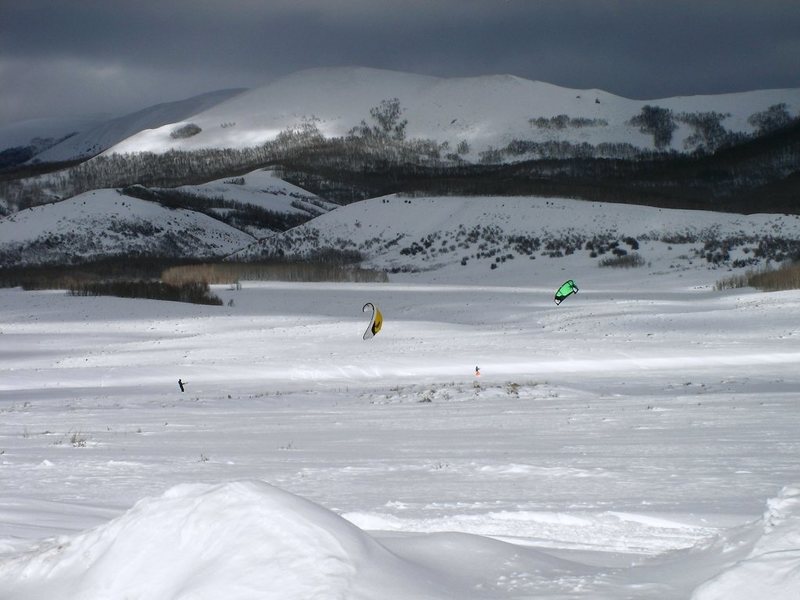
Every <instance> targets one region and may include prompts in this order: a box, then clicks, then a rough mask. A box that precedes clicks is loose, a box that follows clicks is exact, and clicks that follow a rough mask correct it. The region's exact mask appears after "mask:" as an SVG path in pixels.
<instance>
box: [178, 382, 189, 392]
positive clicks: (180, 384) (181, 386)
mask: <svg viewBox="0 0 800 600" xmlns="http://www.w3.org/2000/svg"><path fill="white" fill-rule="evenodd" d="M186 383H187V382H185V381H181V380H180V379H178V385H179V386H180V388H181V391H183V386H184V384H186Z"/></svg>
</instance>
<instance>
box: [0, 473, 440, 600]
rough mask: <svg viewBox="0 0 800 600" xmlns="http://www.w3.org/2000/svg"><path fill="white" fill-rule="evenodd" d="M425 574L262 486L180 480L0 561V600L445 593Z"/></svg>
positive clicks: (330, 516) (337, 520)
mask: <svg viewBox="0 0 800 600" xmlns="http://www.w3.org/2000/svg"><path fill="white" fill-rule="evenodd" d="M428 575H429V573H427V571H426V570H425V569H422V568H421V567H419V566H417V565H414V564H413V563H411V562H408V561H404V560H402V559H400V558H398V557H397V556H396V555H394V554H392V553H391V552H389V551H388V550H387V549H386V548H384V547H383V546H382V545H381V544H379V543H378V542H377V541H375V540H374V539H372V538H371V537H369V536H368V535H367V534H365V533H364V532H362V531H361V530H360V529H358V528H357V527H355V526H354V525H352V524H350V523H349V522H347V521H345V520H344V519H342V518H341V517H339V516H337V515H336V514H334V513H332V512H330V511H328V510H326V509H324V508H322V507H320V506H318V505H316V504H314V503H312V502H310V501H307V500H304V499H302V498H299V497H297V496H294V495H292V494H290V493H288V492H285V491H282V490H279V489H277V488H275V487H272V486H270V485H268V484H266V483H263V482H256V481H248V482H235V483H226V484H219V485H203V484H184V485H179V486H176V487H174V488H172V489H171V490H169V491H167V492H166V493H165V494H164V495H163V496H161V497H159V498H147V499H144V500H141V501H140V502H138V503H137V504H136V505H135V506H134V507H133V508H132V509H131V510H129V511H128V512H127V513H125V514H123V515H122V516H120V517H118V518H117V519H115V520H113V521H111V522H109V523H107V524H106V525H103V526H101V527H98V528H96V529H93V530H90V531H88V532H85V533H82V534H80V535H77V536H74V537H62V538H58V539H56V540H55V541H51V542H49V543H47V544H44V545H41V546H39V547H38V548H36V549H34V550H33V551H31V552H28V553H26V554H23V555H19V556H16V557H13V558H10V559H6V560H5V561H2V562H0V597H2V598H3V599H4V600H23V599H24V600H39V599H41V600H46V599H52V598H62V599H65V600H68V599H72V598H81V599H95V598H97V599H99V598H126V599H131V600H132V599H147V600H167V599H176V600H177V599H189V598H191V599H192V600H199V599H208V600H211V599H213V600H219V599H220V598H225V599H226V600H237V599H252V598H259V599H262V600H267V599H269V598H276V599H280V600H291V599H292V598H297V599H302V600H309V599H313V598H325V599H334V598H348V599H352V598H370V599H375V598H437V597H446V593H445V591H444V590H445V589H446V588H445V587H444V586H443V585H441V586H436V585H434V584H431V583H427V582H426V579H430V577H429V576H428ZM437 588H440V589H439V590H438V591H437Z"/></svg>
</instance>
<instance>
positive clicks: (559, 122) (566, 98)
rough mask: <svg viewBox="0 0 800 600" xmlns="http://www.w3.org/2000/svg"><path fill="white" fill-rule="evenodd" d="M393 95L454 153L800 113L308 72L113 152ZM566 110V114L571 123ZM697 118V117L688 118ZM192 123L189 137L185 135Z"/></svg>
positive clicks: (177, 144)
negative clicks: (655, 111)
mask: <svg viewBox="0 0 800 600" xmlns="http://www.w3.org/2000/svg"><path fill="white" fill-rule="evenodd" d="M394 98H396V99H397V100H398V101H399V106H400V108H401V111H402V112H401V115H400V117H401V118H402V119H405V120H407V126H406V135H407V137H408V138H421V139H431V140H434V141H435V142H437V143H440V144H441V143H444V142H447V144H448V146H449V148H450V149H451V150H452V151H453V152H455V151H456V150H457V148H458V146H459V144H463V143H466V145H467V146H468V147H469V150H468V151H467V150H466V148H465V147H464V146H462V148H463V152H462V154H463V156H464V157H466V158H470V157H471V158H473V159H474V158H476V157H477V156H478V154H479V153H480V152H483V151H486V150H488V149H490V148H503V147H505V146H507V145H508V144H509V143H511V142H514V141H527V142H534V143H536V142H538V143H545V142H553V141H561V142H571V143H576V144H580V143H588V144H591V145H593V146H596V145H599V144H631V145H633V146H634V147H636V148H640V149H653V148H655V145H654V138H653V136H652V135H650V134H646V133H643V132H642V131H641V130H640V127H638V126H634V125H631V124H630V123H629V121H630V119H631V118H633V117H635V116H636V115H638V114H640V113H641V111H642V108H643V107H644V106H645V105H653V106H658V107H661V108H664V109H668V110H671V111H673V113H675V114H676V115H680V114H683V113H687V114H694V115H696V114H700V113H709V112H714V113H719V114H720V115H721V117H720V118H721V121H720V125H721V126H722V127H723V128H724V129H725V131H727V132H729V133H750V132H753V131H754V126H753V125H752V124H751V123H749V122H748V119H749V118H750V117H751V116H752V115H753V114H756V113H758V112H762V111H765V110H767V109H768V108H769V107H771V106H775V105H780V104H784V105H785V106H786V110H787V111H788V112H789V113H790V114H791V115H794V116H796V115H797V114H798V112H800V89H785V90H762V91H753V92H746V93H736V94H724V95H718V96H691V97H676V98H666V99H661V100H631V99H628V98H623V97H620V96H615V95H613V94H610V93H608V92H604V91H602V90H595V89H592V90H575V89H568V88H563V87H558V86H555V85H551V84H548V83H544V82H540V81H530V80H526V79H521V78H519V77H514V76H511V75H496V76H481V77H467V78H449V79H448V78H437V77H429V76H422V75H413V74H409V73H400V72H393V71H385V70H377V69H369V68H361V67H349V68H321V69H310V70H306V71H301V72H298V73H295V74H293V75H290V76H287V77H284V78H282V79H279V80H277V81H274V82H272V83H269V84H267V85H264V86H261V87H259V88H256V89H253V90H250V91H247V92H244V93H242V94H239V95H237V96H235V97H233V98H231V99H229V100H227V101H225V102H221V103H219V104H217V105H215V106H213V107H210V108H208V109H207V110H205V111H202V112H198V113H197V114H194V115H192V116H191V117H186V118H184V119H182V120H176V121H175V122H171V123H168V124H164V125H163V126H162V127H157V128H152V129H149V130H147V131H141V132H139V133H137V134H136V135H133V136H131V137H130V138H128V139H126V140H124V141H122V142H120V143H119V144H117V145H116V146H113V147H111V148H110V149H109V150H108V152H109V153H115V152H116V153H128V152H157V153H160V152H166V151H168V150H173V149H180V150H197V149H203V148H248V147H253V146H256V145H258V144H261V143H264V142H266V141H270V140H274V139H275V138H276V136H277V135H278V133H280V132H281V131H285V130H289V129H295V128H298V127H301V126H303V125H304V124H309V123H311V124H314V125H315V126H316V127H317V128H318V129H319V131H320V132H321V133H322V134H323V135H324V136H326V137H332V136H342V135H345V134H347V133H348V132H349V131H350V130H351V129H352V128H353V127H356V126H358V125H359V124H360V123H361V122H362V121H366V122H370V120H371V119H370V110H371V109H373V108H375V107H377V106H380V103H381V102H382V101H384V100H390V99H394ZM560 115H566V116H567V118H566V119H564V118H563V117H560V118H559V116H560ZM689 120H691V119H689ZM187 126H191V129H190V130H186V131H187V133H191V135H190V136H188V137H182V136H180V135H179V134H178V132H180V131H181V130H182V128H185V127H187ZM675 127H676V129H675V132H674V135H673V136H672V138H671V141H670V144H669V146H668V148H666V149H673V150H676V151H685V150H687V149H693V148H694V147H696V144H697V140H696V139H695V141H693V138H692V137H691V136H693V135H695V134H696V133H697V129H696V127H693V126H692V125H691V124H690V123H689V122H686V121H685V120H684V121H681V120H678V121H676V123H675Z"/></svg>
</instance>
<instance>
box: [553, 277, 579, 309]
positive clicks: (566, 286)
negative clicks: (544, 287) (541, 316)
mask: <svg viewBox="0 0 800 600" xmlns="http://www.w3.org/2000/svg"><path fill="white" fill-rule="evenodd" d="M577 293H578V286H577V285H575V282H574V281H572V279H570V280H569V281H565V282H564V283H563V284H562V286H561V287H560V288H558V290H557V291H556V297H555V302H556V304H561V303H562V302H563V301H564V299H565V298H566V297H567V296H571V295H572V294H577Z"/></svg>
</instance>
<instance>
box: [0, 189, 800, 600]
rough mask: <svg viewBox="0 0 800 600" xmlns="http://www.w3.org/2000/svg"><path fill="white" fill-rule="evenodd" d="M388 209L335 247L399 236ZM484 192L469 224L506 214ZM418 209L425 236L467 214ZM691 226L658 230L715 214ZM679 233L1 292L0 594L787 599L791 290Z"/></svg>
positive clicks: (799, 357) (627, 223)
mask: <svg viewBox="0 0 800 600" xmlns="http://www.w3.org/2000/svg"><path fill="white" fill-rule="evenodd" d="M384 200H385V202H384V201H382V200H381V199H379V200H378V201H371V202H368V203H364V204H363V205H362V206H361V209H362V212H361V213H360V214H359V219H360V221H359V223H360V225H359V226H353V229H349V230H348V229H345V226H344V224H342V225H341V227H342V231H355V230H357V231H359V232H362V233H361V234H360V235H362V236H363V238H364V242H365V243H366V242H367V241H369V240H370V239H371V238H372V237H374V236H376V235H377V234H378V233H379V232H376V231H375V227H372V231H370V225H371V224H372V225H375V224H376V223H377V221H373V219H372V217H373V216H375V215H374V214H373V211H389V212H391V211H394V212H392V214H393V215H394V218H393V220H391V222H392V223H395V224H398V225H397V226H398V227H400V226H401V225H402V223H401V217H402V216H403V215H404V214H405V212H403V211H405V210H407V207H408V206H409V205H407V204H404V205H403V206H405V207H406V208H402V209H401V208H400V207H397V206H395V207H394V208H393V207H392V206H393V205H392V204H391V203H392V202H394V201H396V202H400V203H402V202H403V200H402V199H391V198H389V199H384ZM126 201H127V200H126ZM455 202H457V203H459V202H460V203H463V202H464V201H463V200H455ZM482 202H483V203H482V204H481V203H480V201H478V204H479V205H480V208H478V207H476V206H471V207H462V208H463V209H464V210H463V211H462V212H461V213H460V214H459V216H458V217H457V219H458V220H461V218H462V216H463V215H467V214H470V211H479V212H478V213H476V214H477V215H478V216H480V217H482V218H484V219H488V221H489V222H490V223H495V222H496V221H497V222H499V221H498V217H497V215H495V216H492V217H491V218H489V217H488V216H486V217H484V215H483V213H484V212H485V213H487V215H491V214H493V213H497V212H499V211H500V209H501V208H503V207H501V206H499V204H498V205H497V206H494V205H492V207H491V208H489V207H488V205H487V204H486V203H487V202H488V200H487V199H483V200H482ZM497 202H498V203H500V202H502V200H498V201H497ZM543 202H546V203H545V204H543V205H541V206H539V207H538V208H536V206H538V205H535V206H534V208H532V209H531V210H532V211H533V212H532V213H531V215H536V216H537V218H539V219H540V220H543V219H544V220H546V218H545V215H548V214H550V217H549V219H550V220H551V221H552V224H553V231H558V230H559V228H558V227H557V224H558V222H559V221H558V219H557V218H556V216H555V215H562V214H563V215H564V219H565V223H566V221H571V225H570V226H571V227H573V228H574V230H575V231H576V232H581V231H582V228H583V227H584V226H585V227H587V228H588V227H590V224H591V223H592V222H593V219H600V217H599V214H595V213H592V212H586V213H582V212H579V211H578V209H577V208H576V207H575V206H572V211H571V214H572V216H571V217H569V218H568V217H567V212H568V211H567V208H566V207H567V201H557V200H555V199H550V200H545V201H543ZM373 203H374V204H373ZM420 203H421V204H420V206H422V207H423V208H425V211H427V212H425V211H421V212H417V213H416V215H417V216H416V220H415V223H416V224H415V225H414V227H411V226H409V227H407V228H406V233H407V234H408V235H409V237H410V238H413V239H418V238H421V237H423V236H426V235H427V229H426V228H427V227H428V226H433V225H432V224H436V223H438V222H439V219H440V217H442V216H443V215H445V213H447V214H449V212H448V211H449V210H451V208H452V207H453V206H456V205H448V206H447V207H445V208H439V209H436V210H433V209H434V204H436V203H434V202H433V201H432V200H431V199H422V200H420ZM581 206H583V207H585V208H586V209H587V211H588V210H589V207H590V206H591V205H590V204H583V205H581ZM357 208H358V207H357V206H354V207H348V210H356V209H357ZM505 208H509V207H508V206H506V207H505ZM432 210H433V212H431V211H432ZM509 210H510V209H509ZM639 210H640V209H639V208H637V207H621V208H620V211H621V212H620V213H619V214H618V215H617V217H618V222H617V223H616V225H615V224H614V223H611V221H609V222H606V223H605V224H603V223H602V222H601V223H600V224H598V225H597V231H600V230H601V229H602V227H601V225H602V226H603V227H605V226H607V227H612V226H613V227H616V228H617V229H618V230H620V233H622V230H625V231H629V230H630V233H631V234H634V233H635V234H636V235H639V234H641V233H642V231H644V230H645V229H648V228H649V227H646V224H647V222H648V218H647V216H646V214H645V213H644V212H643V213H641V215H640V213H639V212H638V211H639ZM649 210H651V211H657V209H649ZM548 211H550V212H548ZM338 212H339V209H337V211H333V212H332V213H329V214H327V215H324V216H322V217H320V219H327V220H331V222H330V223H329V225H330V226H331V227H332V228H333V229H332V230H331V231H332V232H333V233H334V234H335V233H336V229H335V224H334V223H333V221H332V220H333V219H335V218H337V219H343V221H342V223H344V221H345V220H349V221H350V223H351V224H352V220H351V219H350V217H352V216H354V215H352V214H351V215H350V217H348V218H347V219H345V217H346V216H347V215H346V214H344V213H342V214H339V215H338V216H337V213H338ZM423 213H424V214H427V215H428V217H427V219H426V218H425V217H423V216H421V215H422V214H423ZM387 214H388V213H387ZM504 214H507V216H508V218H509V220H510V221H509V223H512V224H513V223H518V222H524V219H525V218H527V217H525V214H527V213H525V212H523V211H521V209H520V210H519V211H517V209H514V210H510V212H508V213H504ZM605 214H606V215H607V218H608V219H611V220H613V218H615V217H613V214H616V213H612V212H608V213H605ZM342 215H344V216H342ZM593 215H594V216H593ZM637 215H639V216H637ZM678 217H679V215H677V213H670V214H669V216H666V215H664V214H663V213H662V214H660V215H657V214H653V215H652V219H653V220H654V222H655V221H659V220H660V221H659V222H663V223H667V224H671V225H670V230H669V231H670V232H673V231H677V229H672V226H675V227H678V226H679V225H682V224H683V225H685V224H686V223H687V222H691V223H693V224H694V225H695V226H696V227H697V228H699V229H700V230H702V229H703V228H706V227H707V226H709V225H710V224H711V223H712V221H713V219H712V218H711V216H709V215H708V214H707V213H683V217H682V219H683V220H680V219H679V218H678ZM559 218H560V217H559ZM729 218H730V219H732V220H737V221H736V223H733V222H729V221H728V220H727V219H729ZM673 221H674V222H673ZM384 222H385V221H384ZM442 222H447V219H443V221H442ZM718 225H719V227H718V231H719V232H722V233H725V232H730V233H737V232H739V233H743V234H747V235H750V234H755V233H757V232H758V231H759V228H761V229H763V228H770V230H772V231H774V232H779V233H780V235H782V236H785V237H788V238H791V237H792V236H793V235H794V233H793V232H794V228H795V225H794V221H793V220H792V219H789V218H784V217H759V216H753V217H747V218H744V217H724V218H723V216H719V223H718ZM508 226H509V227H511V224H509V225H508ZM387 227H388V226H387ZM692 231H694V230H691V231H689V233H692ZM695 233H696V232H695ZM762 233H763V231H762ZM390 234H392V232H391V231H387V234H386V235H387V236H389V235H390ZM576 235H577V233H576ZM689 237H690V236H689ZM359 239H360V238H359ZM404 243H405V242H404ZM698 243H699V244H700V246H702V243H701V242H698ZM668 244H669V243H668V242H664V241H661V240H660V239H657V238H656V237H654V238H653V239H651V240H650V241H648V242H647V243H642V244H641V247H640V249H639V252H640V253H641V254H642V256H644V258H645V259H646V264H644V265H642V266H640V267H638V268H632V269H613V268H600V267H598V260H599V258H593V257H590V256H589V255H588V254H587V253H586V252H585V251H581V252H575V253H573V254H571V255H568V256H563V257H560V258H550V257H547V256H543V255H542V254H541V253H537V255H536V258H535V260H531V259H530V258H523V257H521V256H520V257H517V258H516V259H514V260H509V261H506V262H505V263H501V265H500V267H499V268H496V269H490V268H489V263H490V261H489V260H488V259H477V258H474V259H470V260H468V261H467V264H466V265H464V266H462V265H461V264H460V262H458V261H457V260H451V259H449V258H448V259H447V260H441V261H439V259H436V260H434V259H433V258H430V260H429V261H428V262H427V263H426V261H424V260H422V258H421V256H422V255H417V256H416V257H414V256H411V257H409V256H406V255H401V254H400V247H401V244H400V243H398V244H397V247H396V248H395V250H394V252H395V254H394V255H390V253H389V252H390V250H391V248H389V249H387V248H385V247H384V246H380V245H379V244H377V243H375V244H374V245H373V249H374V253H373V255H371V257H370V260H372V261H375V263H376V264H378V263H381V261H384V263H383V264H389V262H386V261H391V260H393V258H392V257H393V256H394V257H395V258H397V257H400V256H402V257H403V258H404V259H408V260H410V261H412V264H415V265H416V266H418V267H420V268H422V267H423V266H425V265H426V264H427V267H426V268H428V269H429V270H424V271H421V272H418V273H406V274H397V275H393V276H392V278H391V282H390V283H388V284H336V283H325V284H322V283H320V284H289V283H259V282H243V285H242V288H241V289H233V288H231V289H229V288H228V287H227V286H217V287H216V288H215V289H214V291H215V293H217V294H218V295H219V296H220V297H221V298H222V300H223V301H224V305H223V306H214V307H212V306H196V305H188V304H178V303H167V302H157V301H147V300H140V301H135V300H126V299H118V298H92V297H71V296H67V295H66V294H65V293H64V292H61V291H49V292H24V291H22V290H19V289H4V290H0V413H2V419H0V490H1V491H0V598H3V600H51V599H53V598H63V599H65V600H78V599H80V600H87V599H98V600H99V599H106V598H130V599H142V600H144V599H147V600H160V599H164V600H166V599H170V600H171V599H189V598H191V599H209V600H211V599H214V600H216V599H218V598H222V597H224V598H226V599H227V600H245V599H247V600H250V599H253V598H258V599H259V600H263V599H270V598H275V599H280V600H289V599H303V600H306V599H309V598H326V599H328V598H347V599H352V598H355V599H359V598H361V599H374V598H387V599H402V600H405V599H408V598H415V599H416V598H431V599H433V598H436V599H442V598H458V599H472V598H475V599H485V598H497V599H504V598H509V599H510V598H515V599H519V598H551V599H556V598H558V599H563V598H586V599H592V600H594V599H598V598H604V599H622V598H625V599H637V598H638V599H652V598H659V599H661V598H666V599H689V598H695V599H696V600H709V599H718V598H719V599H722V598H724V599H725V600H752V599H753V598H779V599H783V598H786V599H788V598H795V597H797V591H798V589H800V587H799V585H798V576H797V574H798V572H800V499H799V498H800V496H798V488H799V487H800V463H798V460H797V456H798V455H799V454H800V436H798V431H800V412H798V406H797V401H798V389H800V370H798V368H797V365H798V364H800V329H799V328H798V323H800V292H796V291H788V292H775V293H762V292H757V291H754V290H752V289H740V290H728V291H722V292H720V291H714V290H713V284H714V282H715V281H717V280H719V279H720V278H722V277H725V276H727V275H729V274H730V272H729V271H728V270H727V268H725V267H719V266H716V267H715V266H714V264H713V263H710V262H707V261H706V260H704V259H702V260H701V259H696V260H691V261H690V260H688V259H680V260H679V257H678V256H677V253H679V252H680V253H686V254H689V250H688V248H689V246H690V245H691V244H680V245H678V244H676V245H675V247H673V248H672V249H670V247H669V246H668ZM742 255H743V256H744V255H745V254H744V253H743V254H742ZM429 256H430V255H429ZM414 261H416V262H414ZM678 264H679V266H676V265H678ZM568 278H571V279H574V280H575V282H576V283H577V284H578V286H579V288H580V291H579V292H578V294H576V295H574V296H572V297H570V298H568V299H567V300H565V301H564V302H563V303H562V304H561V305H559V306H556V305H555V304H554V302H553V293H554V291H555V289H556V288H557V287H558V286H559V285H560V284H561V283H563V281H564V280H566V279H568ZM365 302H373V303H374V304H375V305H376V306H378V307H379V308H380V309H381V311H382V313H383V315H384V319H385V321H384V325H383V329H382V330H381V332H380V333H379V334H378V335H377V336H375V337H374V338H373V339H371V340H369V341H367V342H365V341H363V340H362V338H361V334H362V333H363V331H364V328H365V327H366V326H367V321H368V315H365V314H363V313H362V312H361V307H362V306H363V304H364V303H365ZM476 366H477V367H479V368H480V373H481V375H480V377H476V376H475V375H474V371H475V367H476ZM179 378H180V379H181V381H182V382H184V384H185V387H186V391H185V392H183V393H181V391H180V390H179V388H178V383H177V382H178V379H179Z"/></svg>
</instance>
